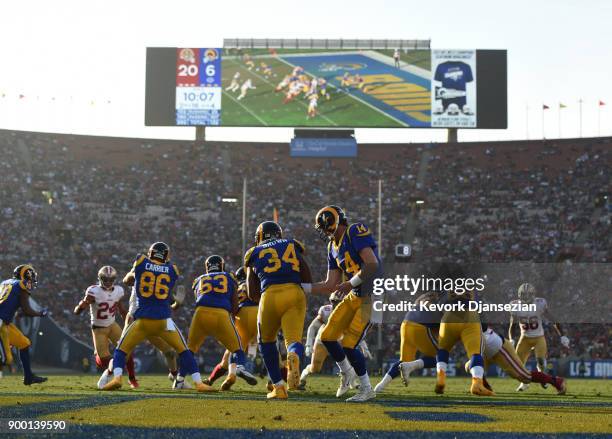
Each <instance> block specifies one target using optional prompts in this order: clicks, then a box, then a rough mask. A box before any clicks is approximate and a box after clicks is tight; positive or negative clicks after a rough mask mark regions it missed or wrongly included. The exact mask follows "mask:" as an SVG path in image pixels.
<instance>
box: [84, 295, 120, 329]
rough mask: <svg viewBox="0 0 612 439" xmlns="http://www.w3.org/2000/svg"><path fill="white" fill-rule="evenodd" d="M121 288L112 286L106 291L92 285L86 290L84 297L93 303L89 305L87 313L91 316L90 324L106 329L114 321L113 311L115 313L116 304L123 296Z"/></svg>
mask: <svg viewBox="0 0 612 439" xmlns="http://www.w3.org/2000/svg"><path fill="white" fill-rule="evenodd" d="M124 294H125V293H124V291H123V287H121V286H119V285H115V286H113V288H112V289H111V290H106V289H104V288H102V287H101V286H100V285H92V286H90V287H89V288H87V291H86V292H85V295H86V296H91V297H93V298H94V300H95V302H94V303H91V304H90V305H89V313H90V315H91V324H92V325H93V326H100V327H104V328H106V327H107V326H110V325H112V324H113V323H114V321H115V311H117V302H119V301H120V300H121V298H122V297H123V295H124Z"/></svg>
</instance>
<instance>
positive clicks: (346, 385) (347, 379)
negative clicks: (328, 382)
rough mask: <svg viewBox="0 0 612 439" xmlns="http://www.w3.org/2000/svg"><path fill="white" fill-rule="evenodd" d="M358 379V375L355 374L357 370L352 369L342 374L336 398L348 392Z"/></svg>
mask: <svg viewBox="0 0 612 439" xmlns="http://www.w3.org/2000/svg"><path fill="white" fill-rule="evenodd" d="M356 378H357V374H356V373H355V369H353V368H352V367H351V368H350V369H349V371H348V372H340V386H339V387H338V390H337V391H336V398H340V397H341V396H342V395H344V394H345V393H346V392H348V391H349V389H350V388H351V385H352V384H353V381H354V380H355V379H356Z"/></svg>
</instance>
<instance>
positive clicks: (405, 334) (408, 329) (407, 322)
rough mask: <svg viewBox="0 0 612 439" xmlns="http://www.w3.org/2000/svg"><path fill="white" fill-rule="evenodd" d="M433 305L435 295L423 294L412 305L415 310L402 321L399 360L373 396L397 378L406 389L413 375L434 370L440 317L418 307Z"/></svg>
mask: <svg viewBox="0 0 612 439" xmlns="http://www.w3.org/2000/svg"><path fill="white" fill-rule="evenodd" d="M436 302H437V294H436V293H425V294H423V295H422V296H420V297H419V298H418V299H417V300H416V302H415V303H416V305H417V306H418V308H417V309H416V310H414V311H409V312H408V313H407V314H406V317H404V321H403V322H402V326H401V329H400V331H401V332H400V340H401V341H400V346H401V350H400V360H399V361H398V362H396V363H394V364H393V365H392V366H391V367H390V368H389V370H388V371H387V373H386V374H385V376H384V377H383V379H382V380H381V381H380V383H378V384H377V385H376V387H375V388H374V391H375V392H376V393H378V392H381V391H383V390H384V389H385V387H387V385H388V384H389V383H390V382H391V381H392V380H393V379H394V378H397V377H398V376H399V375H400V374H401V376H402V381H403V383H404V385H408V381H409V377H410V374H411V373H412V372H415V371H417V370H421V369H431V368H434V367H436V353H437V350H438V340H437V335H438V329H439V327H440V319H441V317H442V314H441V313H440V312H439V311H425V310H422V309H421V308H420V304H421V303H422V304H427V303H436ZM417 351H419V352H420V353H421V358H419V359H416V353H417Z"/></svg>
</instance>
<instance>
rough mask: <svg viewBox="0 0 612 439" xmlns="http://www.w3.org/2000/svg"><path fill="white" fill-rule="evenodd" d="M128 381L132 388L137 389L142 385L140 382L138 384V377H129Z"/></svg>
mask: <svg viewBox="0 0 612 439" xmlns="http://www.w3.org/2000/svg"><path fill="white" fill-rule="evenodd" d="M128 382H129V383H130V387H131V388H132V389H137V388H138V387H140V384H138V380H137V379H136V378H133V379H132V378H129V379H128Z"/></svg>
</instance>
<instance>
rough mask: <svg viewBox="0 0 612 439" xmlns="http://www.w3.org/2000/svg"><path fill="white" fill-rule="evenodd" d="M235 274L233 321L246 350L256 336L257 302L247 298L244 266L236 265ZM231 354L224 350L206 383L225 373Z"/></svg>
mask: <svg viewBox="0 0 612 439" xmlns="http://www.w3.org/2000/svg"><path fill="white" fill-rule="evenodd" d="M235 275H236V280H237V281H238V314H236V320H235V321H234V323H235V325H236V330H237V331H238V336H239V337H240V343H241V344H242V348H243V350H245V352H246V350H247V348H248V346H249V344H250V343H251V342H252V341H254V340H255V338H256V337H257V307H258V306H259V304H258V303H257V302H255V301H253V300H251V299H249V296H248V294H247V286H246V271H245V270H244V267H243V266H240V267H238V269H237V270H236V273H235ZM231 354H232V353H231V352H230V351H228V350H226V351H225V353H224V354H223V358H222V359H221V362H220V363H219V364H217V365H216V366H215V367H214V369H213V371H212V372H211V374H210V376H209V377H208V384H213V383H214V382H215V381H216V380H217V379H219V378H220V377H222V376H223V375H225V374H226V373H227V369H228V367H229V358H230V356H231ZM246 382H247V383H249V384H250V385H255V384H257V381H254V380H251V379H248V380H246Z"/></svg>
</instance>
